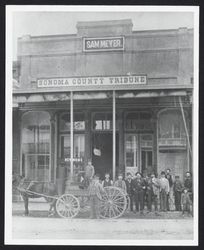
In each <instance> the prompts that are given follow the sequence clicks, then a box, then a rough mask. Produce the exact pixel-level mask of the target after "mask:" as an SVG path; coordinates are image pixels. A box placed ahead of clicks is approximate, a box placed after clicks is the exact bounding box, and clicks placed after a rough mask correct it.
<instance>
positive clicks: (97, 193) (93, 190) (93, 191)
mask: <svg viewBox="0 0 204 250" xmlns="http://www.w3.org/2000/svg"><path fill="white" fill-rule="evenodd" d="M104 193H105V191H104V188H103V186H102V184H101V183H100V182H99V176H98V175H95V176H94V177H93V179H92V180H91V182H90V185H89V187H88V194H89V197H90V206H91V215H90V219H99V202H100V199H101V197H102V195H103V194H104Z"/></svg>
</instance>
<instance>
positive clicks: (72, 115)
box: [70, 91, 74, 180]
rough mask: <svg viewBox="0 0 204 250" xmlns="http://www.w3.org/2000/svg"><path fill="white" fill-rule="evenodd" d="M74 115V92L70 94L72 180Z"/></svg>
mask: <svg viewBox="0 0 204 250" xmlns="http://www.w3.org/2000/svg"><path fill="white" fill-rule="evenodd" d="M73 147H74V114H73V92H72V91H71V92H70V149H71V150H70V154H71V155H70V179H71V180H73V173H74V164H73V156H74V148H73Z"/></svg>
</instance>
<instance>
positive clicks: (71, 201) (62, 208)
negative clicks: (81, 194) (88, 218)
mask: <svg viewBox="0 0 204 250" xmlns="http://www.w3.org/2000/svg"><path fill="white" fill-rule="evenodd" d="M56 210H57V213H58V215H59V216H60V217H63V218H73V217H75V216H76V215H77V214H78V212H79V210H80V204H79V200H78V199H77V198H76V197H75V196H74V195H72V194H63V195H61V196H60V197H59V198H58V199H57V202H56Z"/></svg>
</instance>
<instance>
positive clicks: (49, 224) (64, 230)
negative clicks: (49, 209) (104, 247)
mask: <svg viewBox="0 0 204 250" xmlns="http://www.w3.org/2000/svg"><path fill="white" fill-rule="evenodd" d="M13 238H15V239H22V238H23V239H121V240H122V239H127V240H136V239H137V240H138V239H140V240H145V239H146V240H155V239H158V240H161V239H162V240H167V239H168V240H170V239H171V240H182V239H188V240H191V239H192V238H193V219H192V218H191V219H190V218H189V219H183V220H175V219H166V220H164V219H154V220H151V219H126V218H120V219H117V220H116V219H115V220H113V219H111V220H102V219H98V220H89V219H82V218H80V219H77V218H75V219H71V220H70V219H61V218H36V217H35V218H33V217H21V216H13Z"/></svg>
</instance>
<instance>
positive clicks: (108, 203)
mask: <svg viewBox="0 0 204 250" xmlns="http://www.w3.org/2000/svg"><path fill="white" fill-rule="evenodd" d="M104 190H105V193H104V194H103V196H101V197H100V202H99V214H100V217H101V218H104V219H105V218H118V217H120V216H122V215H123V213H124V212H125V210H126V208H127V198H126V194H125V193H124V192H123V191H122V190H121V189H119V188H117V187H112V186H111V187H105V188H104ZM88 197H89V196H88V191H87V190H86V189H82V190H70V191H69V193H66V194H63V195H61V196H60V197H58V198H57V202H56V210H57V213H58V215H59V216H60V217H64V218H73V217H75V216H76V215H77V214H78V213H79V211H80V210H81V209H83V208H84V207H85V206H86V203H88V200H89V199H88Z"/></svg>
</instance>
